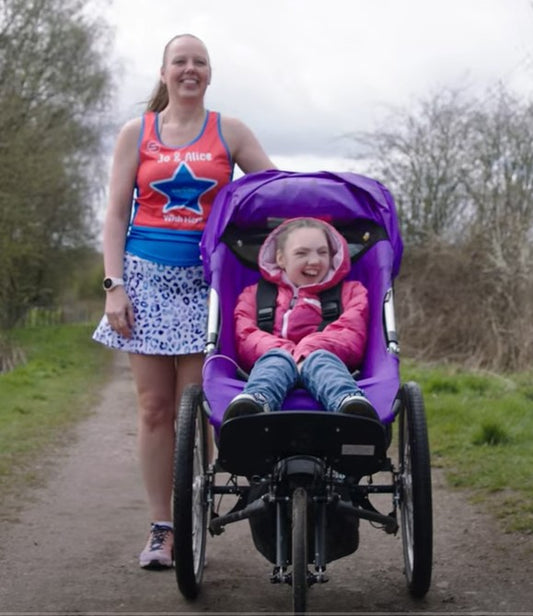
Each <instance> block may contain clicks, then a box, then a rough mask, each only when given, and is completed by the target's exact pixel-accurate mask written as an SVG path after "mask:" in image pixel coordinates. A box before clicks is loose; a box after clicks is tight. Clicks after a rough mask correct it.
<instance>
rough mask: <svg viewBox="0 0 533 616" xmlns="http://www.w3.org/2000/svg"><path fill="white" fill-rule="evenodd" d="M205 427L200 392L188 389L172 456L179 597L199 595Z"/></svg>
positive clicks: (203, 534)
mask: <svg viewBox="0 0 533 616" xmlns="http://www.w3.org/2000/svg"><path fill="white" fill-rule="evenodd" d="M206 468H207V425H206V418H205V416H204V414H203V412H202V389H201V387H200V386H199V385H195V384H193V385H188V386H187V388H186V389H185V391H184V392H183V395H182V397H181V401H180V407H179V414H178V419H177V426H176V450H175V456H174V486H173V487H174V499H173V500H174V551H175V566H176V580H177V583H178V587H179V589H180V591H181V593H182V595H183V596H184V597H185V598H186V599H194V598H196V597H197V595H198V593H199V591H200V584H201V581H202V575H203V570H204V564H205V543H206V536H207V502H206V494H205V491H206Z"/></svg>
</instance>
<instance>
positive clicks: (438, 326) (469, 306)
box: [355, 86, 533, 370]
mask: <svg viewBox="0 0 533 616" xmlns="http://www.w3.org/2000/svg"><path fill="white" fill-rule="evenodd" d="M387 126H389V128H388V129H379V130H377V131H375V132H374V133H371V134H365V135H355V138H356V139H357V140H358V142H359V143H362V144H364V145H365V147H366V151H365V156H366V157H367V158H368V157H370V160H371V166H370V169H369V173H370V174H371V175H374V176H376V177H377V178H379V179H381V180H382V181H383V183H384V184H385V185H387V187H388V188H389V190H391V192H392V194H393V195H394V196H395V198H396V201H397V204H398V206H399V207H398V209H399V214H400V218H401V224H402V230H403V236H404V241H405V243H406V246H407V250H406V252H405V258H404V267H403V272H402V275H401V276H400V282H401V284H400V285H399V289H398V292H399V300H400V301H399V302H398V305H399V312H400V323H401V324H402V326H403V331H404V334H405V338H406V339H407V341H408V342H407V344H406V345H404V348H407V349H408V351H409V352H410V353H412V354H415V355H417V356H420V357H424V358H426V359H439V360H443V359H450V360H455V361H463V362H466V363H469V364H471V365H476V366H483V367H487V368H491V369H504V370H509V369H521V368H526V367H528V366H530V365H531V362H532V361H533V249H532V239H533V104H532V103H531V102H528V101H522V100H520V99H517V98H516V97H513V96H511V95H510V94H509V93H508V92H507V91H506V90H505V88H504V87H503V86H499V87H497V88H492V89H491V90H490V91H489V92H487V95H486V96H485V97H484V98H482V99H468V98H467V97H466V94H465V93H464V92H459V91H449V92H442V93H439V94H438V95H436V96H434V97H432V98H430V99H429V100H426V101H423V102H421V103H419V104H418V105H416V106H415V107H414V108H413V109H411V110H409V111H405V110H404V111H401V112H398V113H396V115H395V116H394V119H392V118H390V119H389V120H388V123H387ZM405 338H404V339H405Z"/></svg>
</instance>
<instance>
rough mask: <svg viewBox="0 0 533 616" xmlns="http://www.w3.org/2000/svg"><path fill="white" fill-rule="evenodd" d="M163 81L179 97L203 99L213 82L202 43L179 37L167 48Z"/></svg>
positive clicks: (207, 56)
mask: <svg viewBox="0 0 533 616" xmlns="http://www.w3.org/2000/svg"><path fill="white" fill-rule="evenodd" d="M161 81H162V82H163V83H165V84H166V86H167V89H168V91H169V96H171V93H175V94H176V95H177V96H178V97H187V98H190V97H203V95H204V94H205V91H206V89H207V86H208V85H209V82H210V81H211V65H210V62H209V55H208V53H207V49H206V47H205V45H204V44H203V43H202V41H200V40H198V39H196V38H194V37H192V36H186V35H185V36H179V37H177V38H175V39H174V40H172V41H171V42H170V43H169V44H168V47H167V50H166V53H165V58H164V63H163V66H162V67H161Z"/></svg>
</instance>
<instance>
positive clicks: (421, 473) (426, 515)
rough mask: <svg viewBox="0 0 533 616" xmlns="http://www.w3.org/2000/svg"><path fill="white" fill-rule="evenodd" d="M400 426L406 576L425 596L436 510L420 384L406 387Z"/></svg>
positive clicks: (414, 589)
mask: <svg viewBox="0 0 533 616" xmlns="http://www.w3.org/2000/svg"><path fill="white" fill-rule="evenodd" d="M401 396H402V402H403V404H402V410H401V414H400V429H399V439H400V442H399V456H400V465H399V466H400V481H401V495H400V511H401V528H402V543H403V556H404V563H405V576H406V578H407V585H408V588H409V591H410V593H411V594H412V595H413V596H414V597H423V596H424V595H425V594H426V593H427V591H428V589H429V585H430V583H431V568H432V558H433V512H432V499H431V468H430V458H429V443H428V433H427V426H426V416H425V410H424V401H423V398H422V392H421V391H420V388H419V387H418V385H417V384H416V383H406V384H405V385H403V387H402V391H401Z"/></svg>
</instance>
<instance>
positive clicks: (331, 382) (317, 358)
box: [300, 351, 363, 411]
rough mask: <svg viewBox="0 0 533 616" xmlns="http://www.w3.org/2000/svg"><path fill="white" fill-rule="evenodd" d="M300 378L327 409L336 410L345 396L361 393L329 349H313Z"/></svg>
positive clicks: (346, 370) (346, 369)
mask: <svg viewBox="0 0 533 616" xmlns="http://www.w3.org/2000/svg"><path fill="white" fill-rule="evenodd" d="M300 378H301V380H302V383H303V385H304V387H305V388H306V389H307V391H308V392H309V393H310V394H311V395H312V396H313V398H315V400H318V401H319V402H320V404H321V405H322V406H323V407H324V408H325V409H326V410H327V411H337V410H338V409H339V407H340V405H341V403H342V401H343V400H344V398H346V396H349V395H363V392H362V391H361V389H360V388H359V386H358V385H357V383H356V381H355V379H354V378H353V377H352V375H351V374H350V372H349V370H348V368H347V367H346V365H345V364H344V363H343V362H342V361H341V360H340V359H339V358H338V357H337V356H336V355H334V354H333V353H330V352H329V351H314V352H313V353H311V354H310V355H309V356H308V357H306V358H305V360H304V362H303V364H302V368H301V370H300Z"/></svg>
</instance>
